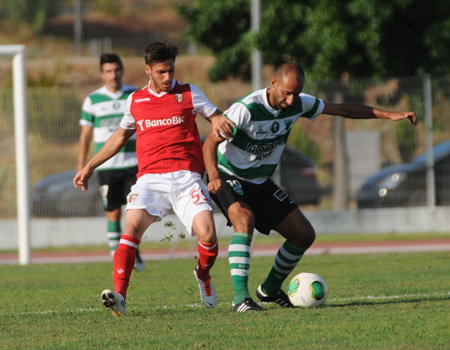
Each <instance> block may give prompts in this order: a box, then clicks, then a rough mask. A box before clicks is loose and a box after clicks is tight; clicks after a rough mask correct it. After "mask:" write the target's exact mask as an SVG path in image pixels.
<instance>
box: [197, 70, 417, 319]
mask: <svg viewBox="0 0 450 350" xmlns="http://www.w3.org/2000/svg"><path fill="white" fill-rule="evenodd" d="M304 82H305V75H304V73H303V70H302V68H301V67H300V66H298V65H296V64H294V63H286V64H283V65H281V66H280V67H279V68H278V69H277V71H276V72H275V76H274V77H273V79H272V81H271V85H270V87H269V88H267V89H262V90H258V91H255V92H254V93H252V94H250V95H248V96H245V97H244V98H242V99H241V100H239V101H238V102H236V103H235V104H233V105H232V106H231V107H230V108H229V109H228V110H227V111H225V113H224V115H225V116H226V117H228V118H230V120H231V121H233V122H234V124H235V125H236V127H235V128H234V130H233V137H232V138H231V139H229V140H224V138H222V137H220V136H218V135H216V134H214V133H212V134H210V135H209V136H208V137H207V139H206V140H205V143H204V146H203V150H204V157H205V163H206V169H207V172H208V178H209V183H208V189H209V191H210V193H211V197H212V198H213V199H214V201H215V202H216V204H217V205H218V206H219V207H220V209H221V210H222V212H223V213H224V215H225V216H226V217H227V218H228V220H229V223H230V222H231V224H232V225H233V227H234V231H235V234H234V236H233V239H232V240H231V242H230V246H229V249H228V257H229V262H230V269H231V277H232V281H233V288H234V300H233V303H232V311H237V312H246V311H262V310H264V308H262V307H261V306H259V305H258V304H257V303H255V302H254V301H253V299H252V298H251V297H250V294H249V292H248V273H249V269H250V245H251V241H252V235H253V230H254V228H255V227H256V229H258V231H260V232H261V233H263V234H267V235H268V234H269V233H270V231H271V230H275V231H277V232H278V233H280V234H281V235H282V236H283V237H284V238H285V239H286V241H285V242H284V244H283V245H282V246H281V248H280V249H279V251H278V253H277V256H276V259H275V262H274V264H273V267H272V269H271V270H270V272H269V274H268V276H267V278H266V280H265V281H264V282H263V283H262V284H260V285H259V286H258V288H257V291H256V296H257V298H258V299H259V300H261V301H263V302H273V303H277V304H279V305H280V306H282V307H293V305H292V304H291V302H290V301H289V298H288V296H287V295H286V293H284V292H283V290H282V289H281V285H282V283H283V281H284V280H285V279H286V277H287V276H288V275H289V274H290V273H291V272H292V270H293V269H294V268H295V267H296V266H297V264H298V262H299V261H300V259H301V258H302V256H303V254H304V253H305V251H306V250H307V249H308V248H309V247H310V246H311V244H312V243H313V242H314V240H315V236H316V235H315V232H314V228H313V227H312V225H311V223H310V222H309V221H308V220H307V219H306V217H305V216H304V215H303V213H302V212H301V211H300V209H299V208H298V206H297V205H296V204H295V203H294V201H293V200H292V199H291V198H290V197H289V196H288V195H287V194H286V193H285V192H284V191H283V190H282V189H281V188H279V187H278V186H277V185H276V184H275V183H274V182H273V181H272V180H271V179H270V176H271V175H272V174H273V173H274V171H275V168H276V166H277V164H278V163H279V161H280V157H281V154H282V152H283V150H284V147H285V145H286V141H287V138H288V136H289V133H290V131H291V127H292V126H293V124H294V123H295V121H296V120H297V119H298V118H300V117H305V118H309V119H312V120H313V119H315V118H317V117H318V116H319V115H320V114H330V115H336V116H342V117H345V118H353V119H369V118H379V119H390V120H394V121H398V120H402V119H409V120H410V121H411V122H412V123H413V124H414V125H416V123H417V118H416V115H415V114H414V113H413V112H391V111H384V110H380V109H377V108H373V107H369V106H364V105H357V104H350V103H329V102H325V101H323V100H321V99H319V98H316V97H313V96H310V95H306V94H303V93H302V90H303V85H304Z"/></svg>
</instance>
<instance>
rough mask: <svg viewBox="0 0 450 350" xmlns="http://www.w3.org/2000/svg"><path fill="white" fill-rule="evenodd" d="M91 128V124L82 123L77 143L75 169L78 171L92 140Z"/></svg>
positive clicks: (84, 162) (81, 166)
mask: <svg viewBox="0 0 450 350" xmlns="http://www.w3.org/2000/svg"><path fill="white" fill-rule="evenodd" d="M92 135H93V128H92V127H91V126H87V125H82V126H81V132H80V140H79V143H78V162H77V171H80V170H81V169H82V168H83V167H84V165H85V164H86V157H87V153H88V151H89V146H90V144H91V141H92Z"/></svg>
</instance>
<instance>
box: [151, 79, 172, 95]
mask: <svg viewBox="0 0 450 350" xmlns="http://www.w3.org/2000/svg"><path fill="white" fill-rule="evenodd" d="M150 82H151V80H149V81H148V85H147V86H148V88H147V90H148V92H149V93H151V94H152V95H154V96H156V97H161V96H163V95H165V94H167V93H168V92H170V91H171V90H172V89H173V88H174V87H175V85H176V84H177V81H176V80H175V79H174V80H173V81H172V86H171V87H170V89H169V91H163V92H161V93H160V94H157V93H156V92H154V91H153V90H152V89H150Z"/></svg>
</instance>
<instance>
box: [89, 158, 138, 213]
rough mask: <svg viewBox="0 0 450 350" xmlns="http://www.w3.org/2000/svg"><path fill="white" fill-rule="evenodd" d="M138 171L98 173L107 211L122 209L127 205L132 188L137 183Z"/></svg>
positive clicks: (102, 171) (130, 169)
mask: <svg viewBox="0 0 450 350" xmlns="http://www.w3.org/2000/svg"><path fill="white" fill-rule="evenodd" d="M137 171H138V167H132V168H126V169H118V170H99V171H98V177H99V179H100V193H101V195H102V199H103V205H104V207H105V210H106V211H111V210H114V209H117V208H120V207H121V206H122V205H124V204H126V203H127V196H128V194H129V193H130V189H131V186H133V185H134V184H135V183H136V174H137Z"/></svg>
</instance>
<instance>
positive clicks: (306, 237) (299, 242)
mask: <svg viewBox="0 0 450 350" xmlns="http://www.w3.org/2000/svg"><path fill="white" fill-rule="evenodd" d="M315 240H316V232H315V231H314V228H313V227H312V226H310V227H308V228H307V229H304V230H302V231H299V232H298V233H297V234H296V235H295V236H294V237H293V238H292V239H289V241H291V243H293V244H294V245H296V246H297V247H299V248H302V249H308V248H309V247H310V246H311V245H312V244H313V243H314V241H315Z"/></svg>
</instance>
